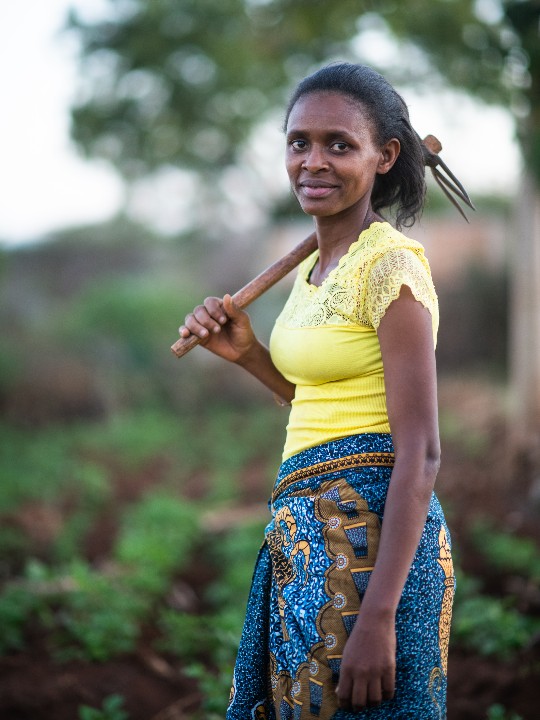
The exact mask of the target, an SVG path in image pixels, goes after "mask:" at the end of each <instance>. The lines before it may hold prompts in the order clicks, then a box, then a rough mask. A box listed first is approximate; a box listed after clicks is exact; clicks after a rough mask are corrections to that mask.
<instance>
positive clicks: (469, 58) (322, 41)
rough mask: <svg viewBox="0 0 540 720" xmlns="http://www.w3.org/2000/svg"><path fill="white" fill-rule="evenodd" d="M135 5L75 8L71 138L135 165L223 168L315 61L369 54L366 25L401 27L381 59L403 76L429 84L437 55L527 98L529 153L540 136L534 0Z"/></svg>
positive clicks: (477, 88)
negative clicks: (388, 57)
mask: <svg viewBox="0 0 540 720" xmlns="http://www.w3.org/2000/svg"><path fill="white" fill-rule="evenodd" d="M128 7H129V11H127V12H126V6H123V5H120V4H115V8H114V10H113V11H112V12H111V15H110V16H109V17H108V18H107V19H106V20H103V21H98V22H93V23H85V22H83V21H82V20H81V19H80V18H77V17H76V16H75V15H74V14H72V15H71V18H70V28H71V29H72V30H73V31H75V32H76V33H77V35H78V37H79V39H80V41H81V47H82V53H81V66H82V68H81V69H82V71H81V72H80V73H79V74H80V77H81V78H82V80H81V83H82V84H83V89H84V93H81V95H82V97H83V98H84V99H83V101H82V102H80V103H79V104H78V105H77V106H75V107H74V109H73V120H74V123H73V128H74V137H75V140H76V141H77V142H78V143H79V144H80V145H81V146H82V147H83V148H84V149H85V150H86V151H87V152H88V153H90V154H94V155H98V156H103V157H106V158H107V159H109V160H111V161H112V162H113V163H115V164H116V165H117V166H118V167H120V169H121V170H122V171H123V172H124V174H125V175H126V176H134V175H140V174H144V173H147V172H148V171H149V170H152V169H154V168H156V167H159V166H160V165H163V164H165V163H174V164H177V165H179V166H182V167H188V168H194V169H196V170H199V171H200V170H202V171H208V170H211V172H212V174H213V176H214V173H215V167H216V166H225V165H228V164H230V163H231V162H233V160H234V158H235V157H238V154H239V152H238V151H239V150H240V149H241V147H242V144H243V142H244V141H245V139H246V138H247V137H248V136H249V131H250V130H251V129H252V128H253V127H254V126H255V125H256V124H257V123H258V122H259V121H260V120H261V118H263V117H264V116H266V115H267V114H268V113H269V111H270V110H271V109H273V108H275V107H276V106H278V107H283V105H284V97H285V93H286V92H287V91H288V90H289V88H290V86H291V85H292V84H294V83H295V82H296V81H297V80H298V79H299V77H301V76H302V75H305V74H306V72H307V71H309V70H310V69H311V68H312V67H313V65H317V64H320V63H322V62H323V61H325V60H329V59H333V58H336V57H340V56H341V57H351V56H352V57H354V56H355V52H357V53H360V58H361V52H362V42H361V40H362V33H363V32H368V31H371V32H373V31H375V32H379V33H382V34H383V35H385V34H386V36H388V35H390V36H391V37H392V36H393V38H394V39H396V40H397V41H399V43H400V45H399V53H398V52H396V58H399V59H396V60H395V61H394V64H393V65H389V66H386V67H385V68H384V70H385V72H387V74H388V73H392V72H393V74H394V75H395V77H396V79H399V78H400V77H401V78H402V79H403V80H404V81H405V82H410V81H411V77H414V78H415V79H416V82H417V83H418V84H422V83H424V84H426V85H428V86H429V85H430V84H431V86H432V85H433V69H434V68H435V69H436V70H437V71H438V72H439V73H440V76H441V77H443V78H445V79H447V80H448V81H449V82H450V83H452V84H453V85H454V86H455V87H458V88H460V89H466V90H468V91H470V92H472V93H474V94H475V95H477V96H480V97H483V98H485V99H486V100H488V101H490V102H493V101H495V102H501V103H503V104H504V105H506V106H508V105H512V106H513V107H515V109H516V111H517V113H519V114H520V115H523V108H524V106H525V104H526V103H528V104H530V105H531V106H532V108H533V112H532V113H531V116H530V121H529V123H528V131H529V132H528V133H523V134H522V141H523V143H524V145H525V146H526V147H527V146H528V147H529V152H528V153H527V154H526V158H527V160H528V161H529V162H531V163H532V162H533V161H534V160H533V159H534V158H535V157H536V156H535V151H536V149H537V147H540V144H538V143H537V142H535V140H536V139H537V138H538V133H537V131H536V127H537V125H538V123H537V122H536V120H535V114H536V113H537V112H538V106H539V102H540V53H539V52H538V35H537V31H536V28H537V25H538V19H539V17H540V8H539V7H538V3H536V2H535V0H500V1H499V2H493V3H492V4H491V5H490V6H487V9H486V4H485V3H473V2H470V0H453V2H448V0H430V2H429V3H428V2H427V1H426V0H409V1H408V2H407V3H401V4H400V3H395V2H393V0H382V1H381V2H378V3H373V2H371V0H364V1H360V2H359V0H341V2H339V3H328V2H325V0H301V1H299V2H295V3H291V2H289V1H288V0H267V1H265V2H252V1H251V0H219V2H217V1H216V0H197V1H196V2H195V1H194V0H190V1H189V2H184V3H182V4H181V5H179V4H178V3H174V2H172V1H171V0H159V2H158V1H157V0H152V1H151V2H150V0H133V2H130V3H129V6H128ZM355 38H356V39H357V41H356V42H355V43H353V40H354V39H355ZM231 47H234V53H231V52H230V48H231ZM411 47H412V48H413V50H416V52H414V51H413V52H411ZM418 50H420V51H421V55H422V59H419V57H418ZM426 59H427V62H426V61H425V60H426ZM422 60H424V62H422ZM148 108H152V110H151V111H149V110H148ZM531 135H533V138H532V142H529V138H530V136H531ZM531 151H532V152H531ZM535 167H536V168H537V169H538V170H539V173H540V168H538V167H537V166H535Z"/></svg>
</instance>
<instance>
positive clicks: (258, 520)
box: [0, 379, 540, 720]
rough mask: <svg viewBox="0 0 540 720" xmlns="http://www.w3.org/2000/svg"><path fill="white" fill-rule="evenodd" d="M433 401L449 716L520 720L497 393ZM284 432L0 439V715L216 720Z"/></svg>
mask: <svg viewBox="0 0 540 720" xmlns="http://www.w3.org/2000/svg"><path fill="white" fill-rule="evenodd" d="M440 400H441V429H442V436H443V467H442V470H441V473H440V477H439V484H438V492H439V495H440V498H441V500H442V502H443V505H444V507H445V510H446V512H447V515H448V518H449V523H450V527H451V529H452V531H453V540H454V551H455V555H456V559H457V564H458V566H459V573H458V595H457V600H456V605H455V613H454V622H453V636H452V644H451V652H450V659H449V684H450V687H449V716H448V717H449V718H450V720H458V719H459V720H480V718H490V719H491V720H517V719H518V718H522V719H523V720H532V719H533V718H534V717H535V712H536V696H535V690H534V688H535V686H536V683H537V682H538V680H539V679H540V643H539V637H540V634H539V631H540V553H539V551H538V544H537V541H538V536H537V524H535V516H534V514H533V513H532V512H531V504H530V502H529V501H528V497H529V494H528V493H529V488H528V487H527V486H523V487H520V486H519V485H517V486H516V484H513V485H512V486H508V483H507V480H506V477H507V476H508V475H507V473H508V472H509V471H510V469H509V468H508V467H507V466H506V465H505V460H504V452H505V451H504V443H502V442H501V437H502V433H503V432H504V427H503V422H504V417H503V415H502V414H501V413H502V408H503V405H504V403H503V402H502V400H501V394H500V390H498V389H497V388H496V387H495V386H491V385H489V384H487V383H480V382H478V381H476V380H474V379H473V380H471V381H469V382H465V381H463V380H459V381H458V380H452V379H447V380H443V381H442V382H441V386H440ZM283 425H284V418H283V414H282V413H280V411H279V409H277V408H276V409H275V408H273V407H272V406H271V405H270V404H268V405H267V406H265V405H263V404H261V403H255V404H252V405H248V406H246V407H243V408H237V409H235V408H233V407H232V406H230V405H216V406H211V407H207V408H205V409H204V410H200V411H199V412H193V413H192V414H191V415H190V416H184V417H182V418H178V417H174V416H173V415H171V414H167V413H165V412H157V411H154V412H140V413H131V414H126V415H124V416H118V417H115V418H112V419H110V420H109V421H108V422H107V423H88V422H84V423H70V424H64V425H60V424H58V425H56V426H47V428H45V429H33V430H29V429H23V428H17V427H14V426H13V425H7V424H6V425H5V426H4V427H3V428H2V436H3V438H4V442H3V443H2V450H1V460H0V462H1V473H2V477H3V478H4V480H3V482H2V485H1V486H0V494H1V498H0V507H1V508H2V518H1V520H2V523H1V528H2V529H1V537H0V572H1V581H2V586H1V593H0V627H1V628H2V632H1V634H0V651H1V657H0V676H1V677H2V682H1V684H0V716H1V717H5V718H6V719H7V718H9V720H19V719H20V720H25V719H28V720H30V718H31V719H32V720H51V719H52V718H54V720H68V719H69V720H72V719H73V718H80V719H81V720H92V719H94V720H100V719H102V720H121V719H122V718H124V720H176V719H178V720H180V719H181V718H193V719H194V720H195V719H197V720H213V719H214V718H215V719H217V718H222V717H223V713H224V707H225V705H226V702H227V697H228V691H229V686H230V678H231V670H232V665H233V662H234V656H235V649H236V644H237V641H238V638H239V634H240V630H241V625H242V619H243V612H244V604H245V600H246V595H247V591H248V587H249V582H250V577H251V571H252V566H253V562H254V559H255V556H256V553H257V549H258V546H259V544H260V541H261V537H262V530H263V527H264V524H265V519H266V517H267V508H266V500H267V496H268V494H269V490H270V487H271V484H272V480H273V473H274V472H275V469H276V468H277V464H278V459H279V456H280V447H281V443H282V438H283ZM231 439H232V440H231Z"/></svg>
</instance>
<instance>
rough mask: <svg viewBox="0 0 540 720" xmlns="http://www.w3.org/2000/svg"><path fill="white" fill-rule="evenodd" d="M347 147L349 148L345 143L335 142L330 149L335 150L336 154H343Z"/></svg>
mask: <svg viewBox="0 0 540 720" xmlns="http://www.w3.org/2000/svg"><path fill="white" fill-rule="evenodd" d="M348 147H349V146H348V145H347V143H345V142H336V143H334V144H333V145H332V149H333V150H337V151H338V152H345V151H346V150H347V149H348Z"/></svg>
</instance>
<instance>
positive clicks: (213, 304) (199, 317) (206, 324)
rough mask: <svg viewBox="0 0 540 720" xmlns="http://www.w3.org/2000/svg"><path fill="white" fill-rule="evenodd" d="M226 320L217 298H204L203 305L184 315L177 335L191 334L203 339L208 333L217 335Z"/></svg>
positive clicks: (185, 335)
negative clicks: (184, 317)
mask: <svg viewBox="0 0 540 720" xmlns="http://www.w3.org/2000/svg"><path fill="white" fill-rule="evenodd" d="M227 319H228V318H227V315H226V313H225V311H224V308H223V302H222V301H221V300H220V299H219V298H214V297H210V298H206V300H205V301H204V304H203V305H197V307H196V308H195V309H194V310H193V312H191V313H189V314H188V315H186V319H185V320H184V324H183V325H181V326H180V328H179V333H180V335H181V337H188V336H189V335H190V334H193V335H196V336H197V337H199V338H202V339H204V338H207V337H208V336H209V335H210V333H219V331H220V330H221V326H222V325H224V324H225V323H226V322H227Z"/></svg>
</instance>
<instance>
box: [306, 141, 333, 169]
mask: <svg viewBox="0 0 540 720" xmlns="http://www.w3.org/2000/svg"><path fill="white" fill-rule="evenodd" d="M302 167H303V168H305V169H306V170H307V171H308V172H311V173H315V172H318V171H319V170H323V169H325V168H327V167H328V163H327V161H326V157H325V154H324V151H323V148H320V147H317V146H316V145H312V146H311V147H310V149H309V150H308V151H307V153H306V154H305V155H304V160H303V162H302Z"/></svg>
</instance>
